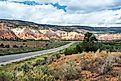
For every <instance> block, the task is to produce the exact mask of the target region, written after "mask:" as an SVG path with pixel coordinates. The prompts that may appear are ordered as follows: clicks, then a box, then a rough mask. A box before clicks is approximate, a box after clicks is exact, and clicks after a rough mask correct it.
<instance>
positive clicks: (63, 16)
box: [0, 0, 121, 25]
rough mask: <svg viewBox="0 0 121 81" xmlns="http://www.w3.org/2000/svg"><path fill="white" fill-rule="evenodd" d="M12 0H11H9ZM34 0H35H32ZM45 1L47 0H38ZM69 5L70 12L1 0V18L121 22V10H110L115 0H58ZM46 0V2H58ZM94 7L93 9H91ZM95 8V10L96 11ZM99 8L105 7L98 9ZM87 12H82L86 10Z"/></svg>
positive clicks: (83, 23)
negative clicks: (2, 0)
mask: <svg viewBox="0 0 121 81" xmlns="http://www.w3.org/2000/svg"><path fill="white" fill-rule="evenodd" d="M9 1H10V0H9ZM11 1H12V0H11ZM18 1H23V0H18ZM29 1H30V0H29ZM32 1H33V0H32ZM36 1H37V2H40V1H41V2H43V3H44V2H45V0H36ZM57 1H58V2H59V3H60V4H63V5H68V7H67V9H68V12H64V11H63V10H58V9H57V8H55V7H53V6H52V5H36V6H29V5H24V4H19V3H13V2H7V3H6V2H0V15H1V16H0V18H2V19H20V20H26V21H33V22H37V23H42V24H82V25H97V24H98V25H114V24H115V25H116V24H117V23H118V25H119V24H120V22H121V14H120V13H121V10H120V9H119V10H116V11H113V10H108V8H109V7H110V6H114V5H116V3H117V2H116V1H114V0H86V1H85V0H71V1H70V0H66V1H64V0H57ZM57 1H55V0H46V2H57ZM91 9H92V10H91ZM94 9H95V11H94ZM96 9H97V11H96ZM98 9H103V10H101V11H98ZM89 10H91V12H90V13H89V12H86V13H82V12H85V11H89Z"/></svg>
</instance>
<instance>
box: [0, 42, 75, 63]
mask: <svg viewBox="0 0 121 81" xmlns="http://www.w3.org/2000/svg"><path fill="white" fill-rule="evenodd" d="M73 43H74V42H71V43H69V44H67V45H64V46H61V47H57V48H53V49H48V50H42V51H37V52H29V53H22V54H14V55H6V56H0V65H1V64H8V63H12V62H16V61H20V60H25V59H29V58H32V57H35V56H39V55H42V54H47V53H53V52H57V51H60V50H62V49H65V48H67V47H69V46H70V45H72V44H73Z"/></svg>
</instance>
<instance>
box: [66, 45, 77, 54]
mask: <svg viewBox="0 0 121 81" xmlns="http://www.w3.org/2000/svg"><path fill="white" fill-rule="evenodd" d="M77 53H78V50H77V48H76V46H70V47H69V48H66V49H65V51H64V54H65V55H72V54H77Z"/></svg>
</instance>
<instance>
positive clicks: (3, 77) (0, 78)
mask: <svg viewBox="0 0 121 81" xmlns="http://www.w3.org/2000/svg"><path fill="white" fill-rule="evenodd" d="M12 78H13V76H12V74H11V73H9V72H5V71H0V81H12Z"/></svg>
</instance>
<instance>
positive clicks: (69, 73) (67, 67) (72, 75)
mask: <svg viewBox="0 0 121 81" xmlns="http://www.w3.org/2000/svg"><path fill="white" fill-rule="evenodd" d="M53 76H54V77H55V78H56V79H59V80H62V81H68V80H72V81H74V80H76V79H78V78H79V77H80V69H79V68H78V67H77V66H76V63H75V62H74V61H71V62H68V63H65V64H63V65H62V66H61V67H60V68H59V69H57V70H56V71H55V73H54V75H53Z"/></svg>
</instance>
